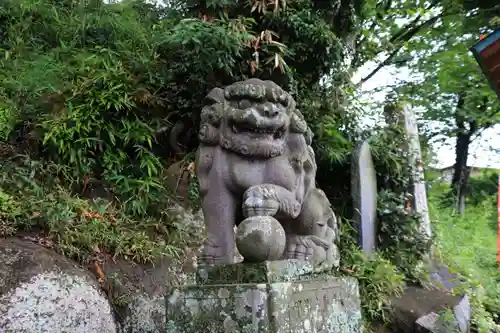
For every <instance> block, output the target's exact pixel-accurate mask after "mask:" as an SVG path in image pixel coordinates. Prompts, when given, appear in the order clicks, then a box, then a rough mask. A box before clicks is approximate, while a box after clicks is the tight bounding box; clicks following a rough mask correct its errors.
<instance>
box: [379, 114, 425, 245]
mask: <svg viewBox="0 0 500 333" xmlns="http://www.w3.org/2000/svg"><path fill="white" fill-rule="evenodd" d="M384 115H385V118H386V122H387V123H388V124H400V125H402V126H404V128H405V131H406V135H407V137H408V142H405V143H403V144H404V146H405V149H407V150H408V152H409V156H410V157H409V158H410V163H412V164H413V165H414V166H415V168H414V173H413V175H412V178H413V182H412V183H413V188H412V195H413V198H412V205H411V211H415V212H417V213H419V214H420V215H421V220H420V221H421V224H420V229H421V233H422V235H423V236H425V237H427V238H428V239H430V237H431V222H430V218H429V209H428V206H427V192H426V190H425V181H424V169H423V166H422V152H421V149H420V141H419V137H418V126H417V120H416V117H415V113H414V112H413V110H412V109H411V108H410V107H409V106H408V105H404V106H402V107H400V106H396V105H387V106H386V107H385V108H384Z"/></svg>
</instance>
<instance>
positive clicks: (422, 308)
mask: <svg viewBox="0 0 500 333" xmlns="http://www.w3.org/2000/svg"><path fill="white" fill-rule="evenodd" d="M391 303H392V309H393V316H394V317H393V318H394V320H393V323H394V325H395V326H396V327H397V328H398V329H400V330H402V331H403V332H409V333H454V332H457V333H466V332H468V331H469V329H470V319H471V308H470V304H469V300H468V298H467V296H453V295H451V294H449V293H446V292H444V291H440V290H426V289H422V288H418V287H408V288H407V289H406V291H405V293H404V294H403V295H402V296H401V297H398V298H396V297H395V298H393V299H392V300H391Z"/></svg>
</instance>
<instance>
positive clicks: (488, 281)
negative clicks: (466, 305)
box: [429, 183, 500, 332]
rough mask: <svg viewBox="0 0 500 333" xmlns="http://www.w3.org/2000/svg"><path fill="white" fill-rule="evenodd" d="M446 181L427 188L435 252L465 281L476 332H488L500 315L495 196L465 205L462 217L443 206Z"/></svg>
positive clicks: (499, 273)
mask: <svg viewBox="0 0 500 333" xmlns="http://www.w3.org/2000/svg"><path fill="white" fill-rule="evenodd" d="M447 188H448V186H447V184H443V183H435V184H434V185H433V186H432V189H431V191H429V209H430V214H431V219H432V221H433V233H434V235H435V237H436V242H435V244H436V250H437V251H436V252H437V255H438V256H439V257H440V258H441V259H442V260H443V261H444V262H445V263H446V264H448V265H449V266H450V267H451V268H452V269H454V270H455V271H456V272H457V273H459V274H460V275H461V276H462V277H463V278H465V280H466V284H465V285H464V287H463V290H457V292H463V291H464V290H465V291H466V292H467V293H468V295H469V297H470V299H471V303H473V306H474V310H473V322H474V324H475V325H476V326H477V328H478V332H491V331H492V330H491V327H492V326H493V325H494V324H493V322H494V321H495V320H498V318H497V315H498V314H500V300H499V295H500V270H499V268H498V266H497V263H496V252H497V248H496V247H497V230H496V221H497V207H496V204H495V202H496V195H494V194H491V195H490V196H489V197H487V198H485V200H483V201H482V202H479V203H477V204H468V205H467V207H466V210H465V214H464V215H463V216H458V215H456V214H455V213H454V211H453V209H452V208H450V207H443V204H442V203H441V202H442V200H441V198H442V197H443V195H445V191H446V190H447Z"/></svg>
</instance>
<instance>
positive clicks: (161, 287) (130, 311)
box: [102, 205, 203, 333]
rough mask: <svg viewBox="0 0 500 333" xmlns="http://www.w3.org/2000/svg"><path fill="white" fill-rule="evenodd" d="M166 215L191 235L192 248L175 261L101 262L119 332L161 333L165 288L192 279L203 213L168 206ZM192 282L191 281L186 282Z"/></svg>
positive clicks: (177, 206)
mask: <svg viewBox="0 0 500 333" xmlns="http://www.w3.org/2000/svg"><path fill="white" fill-rule="evenodd" d="M169 216H170V217H171V218H172V219H175V220H176V223H178V224H179V225H180V226H182V227H183V228H184V232H186V233H188V234H191V235H192V238H191V240H192V241H193V245H194V246H193V248H186V249H184V252H183V255H182V256H181V258H180V259H179V260H172V259H171V258H167V257H164V258H161V259H159V260H157V261H155V262H154V263H152V264H142V265H140V264H137V263H133V262H131V261H128V260H123V259H120V258H116V259H114V260H107V261H106V262H103V263H102V270H103V271H104V273H105V275H106V277H107V279H106V281H105V284H107V285H108V289H109V290H110V294H111V295H110V296H111V298H112V301H113V303H114V304H115V305H116V307H115V309H116V312H117V320H118V321H119V324H120V332H122V333H158V332H165V324H166V319H165V301H164V300H165V295H166V292H167V286H166V283H165V281H168V282H169V284H170V285H183V284H185V283H186V281H188V279H190V278H191V277H194V272H195V271H196V257H197V255H198V253H199V249H197V248H196V247H195V245H196V244H197V243H198V245H199V244H200V243H201V239H200V238H201V237H199V236H201V235H202V233H201V232H200V230H202V229H203V214H202V213H201V211H192V210H190V209H186V208H183V207H182V206H180V205H172V206H171V207H170V209H169ZM190 281H194V279H192V280H190Z"/></svg>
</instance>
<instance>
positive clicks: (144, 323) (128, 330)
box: [120, 294, 166, 333]
mask: <svg viewBox="0 0 500 333" xmlns="http://www.w3.org/2000/svg"><path fill="white" fill-rule="evenodd" d="M127 308H128V314H127V316H126V317H125V320H124V323H123V326H122V328H121V330H120V331H121V332H123V333H153V332H164V331H165V328H166V327H165V324H166V316H165V298H164V296H149V295H147V294H138V295H135V296H133V297H132V299H131V300H130V302H129V304H128V305H127Z"/></svg>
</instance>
